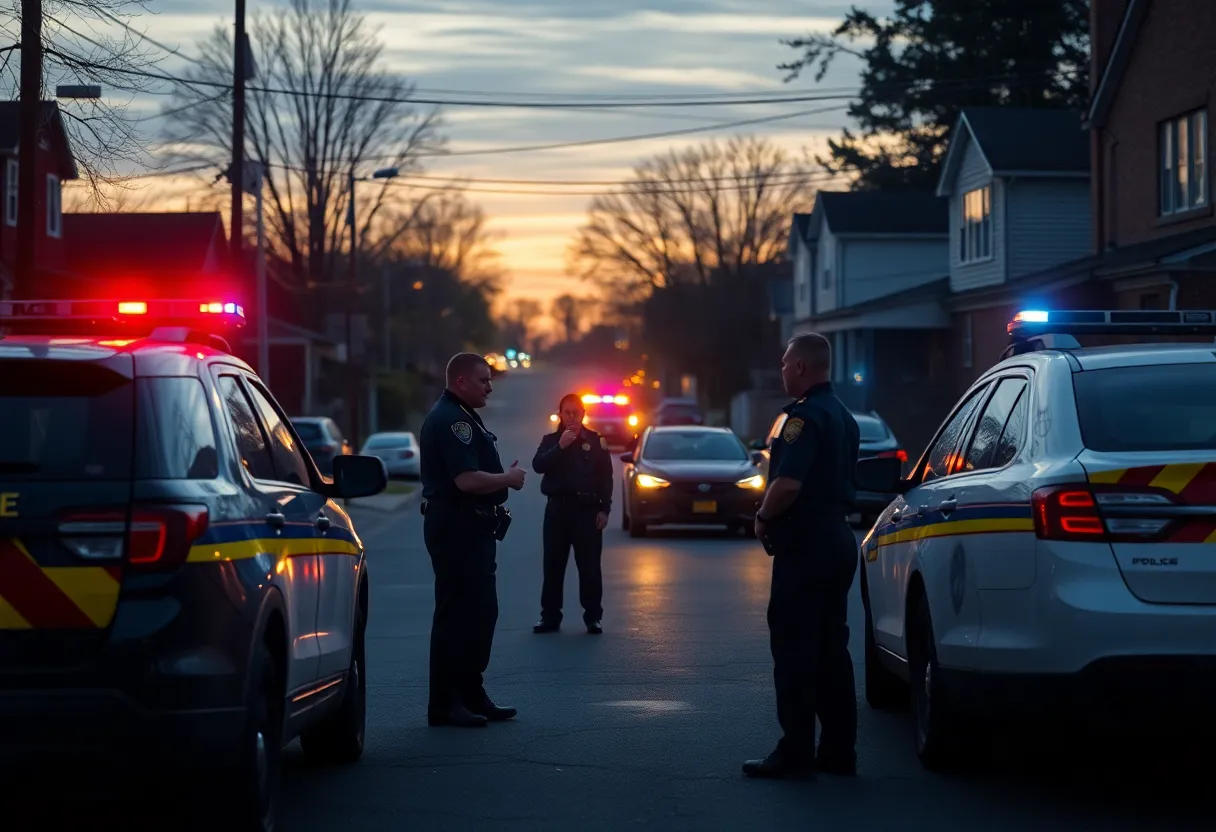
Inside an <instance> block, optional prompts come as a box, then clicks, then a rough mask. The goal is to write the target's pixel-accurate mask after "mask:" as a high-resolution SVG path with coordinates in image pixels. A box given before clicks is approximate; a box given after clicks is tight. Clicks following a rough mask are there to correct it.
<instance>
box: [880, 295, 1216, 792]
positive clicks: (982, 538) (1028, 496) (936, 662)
mask: <svg viewBox="0 0 1216 832" xmlns="http://www.w3.org/2000/svg"><path fill="white" fill-rule="evenodd" d="M1009 332H1010V334H1011V336H1013V344H1012V345H1011V346H1010V348H1009V349H1008V350H1006V356H1007V357H1005V358H1004V360H1002V361H1001V362H1000V363H999V364H997V365H996V366H995V367H993V368H992V369H990V370H989V371H988V372H986V373H985V374H984V375H983V376H982V377H981V378H980V379H979V380H978V381H976V382H975V384H973V385H972V386H971V389H970V390H968V391H967V393H966V394H965V395H964V396H963V397H962V399H961V400H960V401H959V403H958V404H957V405H956V406H955V407H954V408H953V409H952V411H951V413H950V415H949V416H948V418H947V419H946V421H945V423H944V424H943V425H942V427H941V428H940V430H939V431H938V433H937V436H936V437H935V438H934V439H933V441H932V443H931V444H930V445H929V448H928V450H927V451H926V452H925V454H924V456H922V457H921V459H920V460H919V462H917V464H916V467H915V468H914V469H913V472H912V474H911V475H910V476H909V477H907V478H906V479H903V480H900V479H899V474H898V466H897V465H895V464H894V461H891V460H874V461H863V462H861V463H859V465H858V481H859V485H860V484H861V483H863V482H864V483H865V484H867V486H871V485H873V486H880V487H881V486H883V485H886V486H888V488H887V489H882V490H889V491H892V492H894V493H897V494H900V495H901V496H898V497H897V498H896V499H895V500H894V501H893V502H892V503H891V504H890V505H889V506H888V507H887V509H886V510H885V511H884V512H883V513H882V515H881V516H880V517H879V519H878V522H877V523H876V525H875V526H874V527H873V529H871V530H870V532H869V534H868V535H867V536H866V538H865V539H864V540H863V542H862V544H861V567H862V568H861V570H860V573H861V574H860V582H861V592H862V600H863V604H864V607H865V689H866V698H867V700H868V701H869V703H870V704H871V705H872V706H874V707H879V708H885V707H889V706H893V705H896V704H898V703H899V702H900V700H901V699H906V698H908V696H909V693H910V698H911V704H912V711H913V713H914V716H915V718H914V724H915V742H916V750H917V753H918V754H919V756H920V758H921V760H922V762H923V763H924V764H925V765H926V766H928V767H930V768H937V767H947V766H954V765H957V764H960V763H963V762H965V761H966V759H967V757H968V752H969V751H971V750H973V749H975V748H976V745H975V741H976V740H977V739H978V740H980V741H982V740H983V739H984V738H985V737H986V736H987V732H986V731H985V730H984V726H985V725H986V724H993V721H994V720H995V719H1000V720H1006V719H1008V718H1009V717H1011V716H1015V715H1017V714H1019V713H1025V712H1032V713H1033V712H1037V711H1039V710H1040V709H1046V710H1049V711H1050V710H1056V709H1058V708H1059V707H1060V706H1064V707H1065V709H1071V710H1073V714H1072V715H1073V716H1081V717H1083V718H1086V719H1090V718H1094V717H1095V715H1099V716H1100V715H1101V714H1103V713H1106V712H1107V711H1106V709H1108V708H1109V709H1111V713H1113V714H1115V715H1117V716H1116V717H1115V719H1116V720H1117V721H1114V720H1112V722H1111V725H1122V724H1123V723H1124V722H1125V721H1126V720H1129V719H1141V718H1147V717H1156V716H1164V715H1167V714H1170V715H1172V714H1185V713H1188V712H1190V709H1191V708H1192V707H1196V708H1199V709H1200V710H1199V711H1196V713H1201V714H1202V713H1208V714H1210V703H1211V701H1212V699H1211V697H1212V696H1213V694H1214V691H1213V686H1216V681H1214V675H1216V674H1213V670H1214V669H1216V547H1213V546H1212V545H1211V544H1212V543H1213V542H1216V354H1214V352H1213V348H1212V345H1211V342H1210V341H1209V342H1208V343H1207V344H1202V343H1189V344H1187V343H1177V344H1150V345H1135V346H1118V347H1099V348H1088V349H1083V348H1081V347H1080V345H1079V344H1078V343H1077V341H1076V339H1075V338H1074V337H1072V336H1075V335H1080V334H1085V333H1098V334H1121V335H1126V334H1136V333H1144V334H1153V333H1170V334H1202V335H1208V336H1212V335H1216V312H1201V311H1182V312H1160V311H1153V312H1141V311H1139V310H1136V311H1127V312H1103V311H1097V312H1077V311H1071V312H1023V313H1020V314H1019V315H1018V316H1017V317H1015V318H1014V321H1013V322H1012V323H1011V324H1010V325H1009ZM884 467H886V471H885V472H882V470H881V469H883V468H884ZM880 472H881V473H880ZM1205 696H1206V697H1208V698H1207V699H1206V700H1205V699H1204V697H1205ZM1204 708H1207V709H1209V710H1203V709H1204Z"/></svg>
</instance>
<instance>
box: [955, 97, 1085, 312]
mask: <svg viewBox="0 0 1216 832" xmlns="http://www.w3.org/2000/svg"><path fill="white" fill-rule="evenodd" d="M937 195H938V196H940V197H945V198H947V199H949V201H950V289H951V291H952V292H966V291H968V290H971V289H979V288H984V287H990V286H998V285H1001V284H1003V283H1007V282H1010V281H1013V280H1016V279H1017V278H1019V277H1024V276H1026V275H1030V274H1035V273H1037V272H1042V271H1044V270H1046V269H1050V268H1052V267H1054V266H1057V265H1059V264H1061V263H1066V262H1069V261H1071V260H1075V259H1077V258H1079V257H1083V256H1085V255H1087V254H1089V253H1090V246H1091V243H1092V236H1091V208H1090V190H1089V134H1088V133H1087V132H1086V131H1085V130H1084V129H1083V128H1082V125H1081V116H1080V114H1079V113H1075V112H1071V111H1068V110H1041V109H1027V108H1021V107H971V108H967V109H964V110H963V112H962V113H961V115H960V116H959V119H958V123H957V124H956V125H955V128H954V132H953V134H952V138H951V141H950V149H949V151H947V153H946V159H945V163H944V164H943V166H942V174H941V179H940V180H939V182H938V185H937Z"/></svg>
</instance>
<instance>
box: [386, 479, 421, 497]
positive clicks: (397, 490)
mask: <svg viewBox="0 0 1216 832" xmlns="http://www.w3.org/2000/svg"><path fill="white" fill-rule="evenodd" d="M415 488H417V486H416V485H415V484H414V483H411V482H402V481H401V480H389V481H388V488H386V489H384V493H385V494H411V493H413V491H414V489H415Z"/></svg>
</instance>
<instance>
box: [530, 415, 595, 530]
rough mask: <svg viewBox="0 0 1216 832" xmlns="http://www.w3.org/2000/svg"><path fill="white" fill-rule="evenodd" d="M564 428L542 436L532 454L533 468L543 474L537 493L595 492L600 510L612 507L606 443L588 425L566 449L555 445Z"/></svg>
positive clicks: (572, 493)
mask: <svg viewBox="0 0 1216 832" xmlns="http://www.w3.org/2000/svg"><path fill="white" fill-rule="evenodd" d="M565 431H566V429H565V428H564V427H559V428H558V429H557V430H556V431H555V432H553V433H549V434H546V435H545V438H544V439H542V440H540V447H539V448H537V449H536V456H534V457H532V470H533V471H535V472H536V473H538V474H543V475H544V476H543V477H542V478H541V481H540V493H541V494H544V495H545V496H546V497H566V496H569V497H573V496H574V495H576V494H594V495H596V496H597V497H598V498H599V501H600V503H599V510H600V511H602V512H604V513H608V512H609V511H611V510H612V455H611V454H609V453H608V442H607V440H606V439H604V437H602V436H600V435H599V434H598V433H596V432H595V431H593V430H591V429H590V428H582V429H581V430H580V431H579V433H578V439H576V440H575V442H574V444H572V445H571V446H570V447H569V448H563V447H562V446H561V445H559V444H557V442H558V440H559V439H561V438H562V434H563V433H565Z"/></svg>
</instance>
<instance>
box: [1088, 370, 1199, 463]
mask: <svg viewBox="0 0 1216 832" xmlns="http://www.w3.org/2000/svg"><path fill="white" fill-rule="evenodd" d="M1073 388H1074V390H1075V391H1076V396H1077V417H1078V419H1079V421H1080V426H1081V437H1082V439H1083V441H1084V442H1085V447H1087V448H1089V449H1091V450H1094V451H1106V452H1111V453H1117V452H1121V451H1206V450H1216V364H1170V365H1166V366H1160V365H1158V366H1153V367H1115V368H1111V369H1107V370H1092V371H1088V372H1082V373H1075V374H1074V375H1073Z"/></svg>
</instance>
